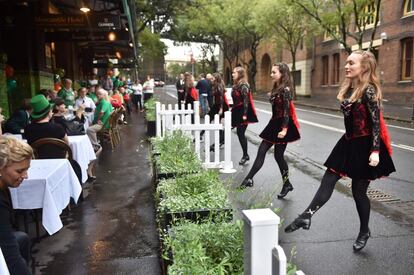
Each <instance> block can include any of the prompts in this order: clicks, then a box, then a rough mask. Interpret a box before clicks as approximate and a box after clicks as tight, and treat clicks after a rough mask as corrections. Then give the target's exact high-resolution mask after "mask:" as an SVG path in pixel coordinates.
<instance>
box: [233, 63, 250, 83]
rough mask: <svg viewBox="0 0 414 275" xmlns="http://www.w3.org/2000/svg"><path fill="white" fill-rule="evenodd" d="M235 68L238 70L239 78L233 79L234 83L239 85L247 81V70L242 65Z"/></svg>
mask: <svg viewBox="0 0 414 275" xmlns="http://www.w3.org/2000/svg"><path fill="white" fill-rule="evenodd" d="M234 70H235V71H236V72H237V79H234V80H233V81H234V85H237V84H240V83H247V75H246V70H245V69H244V68H243V67H241V66H237V67H235V68H234Z"/></svg>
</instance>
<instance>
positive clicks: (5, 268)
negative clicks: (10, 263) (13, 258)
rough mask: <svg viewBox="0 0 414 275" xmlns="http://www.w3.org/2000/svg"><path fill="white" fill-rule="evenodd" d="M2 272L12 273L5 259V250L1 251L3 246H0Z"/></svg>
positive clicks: (7, 274) (5, 274) (0, 269)
mask: <svg viewBox="0 0 414 275" xmlns="http://www.w3.org/2000/svg"><path fill="white" fill-rule="evenodd" d="M0 274H1V275H10V273H9V269H8V268H7V264H6V261H5V260H4V256H3V252H1V248H0Z"/></svg>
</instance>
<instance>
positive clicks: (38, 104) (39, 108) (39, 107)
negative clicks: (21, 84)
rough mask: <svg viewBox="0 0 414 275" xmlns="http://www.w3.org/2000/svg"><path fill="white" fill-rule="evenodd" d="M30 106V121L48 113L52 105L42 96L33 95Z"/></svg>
mask: <svg viewBox="0 0 414 275" xmlns="http://www.w3.org/2000/svg"><path fill="white" fill-rule="evenodd" d="M30 106H32V108H33V111H32V114H31V115H30V116H31V117H32V119H38V118H41V117H43V116H44V115H45V114H47V113H49V111H50V109H51V108H52V106H53V105H52V104H50V103H49V101H48V100H47V99H46V97H45V96H44V95H35V96H34V97H32V99H31V100H30Z"/></svg>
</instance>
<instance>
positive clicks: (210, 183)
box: [157, 170, 230, 213]
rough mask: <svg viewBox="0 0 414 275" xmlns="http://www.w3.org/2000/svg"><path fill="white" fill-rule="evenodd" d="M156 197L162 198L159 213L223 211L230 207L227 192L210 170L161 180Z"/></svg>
mask: <svg viewBox="0 0 414 275" xmlns="http://www.w3.org/2000/svg"><path fill="white" fill-rule="evenodd" d="M157 195H158V197H162V199H161V200H160V202H159V204H158V211H159V212H160V213H163V212H164V213H165V212H188V211H195V210H205V209H224V208H228V207H229V205H230V203H229V200H228V190H227V189H225V188H224V186H223V184H222V182H221V181H220V179H219V177H218V173H217V172H216V171H212V170H210V171H205V172H202V173H198V174H189V175H182V176H180V177H177V178H175V179H167V180H162V181H160V183H159V184H158V187H157Z"/></svg>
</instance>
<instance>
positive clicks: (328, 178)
mask: <svg viewBox="0 0 414 275" xmlns="http://www.w3.org/2000/svg"><path fill="white" fill-rule="evenodd" d="M340 178H341V177H340V176H339V175H337V174H335V173H333V172H330V171H329V170H327V171H326V172H325V175H324V176H323V178H322V182H321V185H320V186H319V189H318V191H317V192H316V194H315V196H314V197H313V200H312V202H311V203H310V205H309V206H308V207H307V208H306V210H305V211H304V212H303V214H302V215H304V216H305V217H311V216H312V215H313V214H314V213H315V212H316V211H317V210H318V209H319V208H321V207H322V206H323V205H324V204H325V203H326V202H327V201H328V200H329V198H330V197H331V195H332V193H333V190H334V188H335V184H336V182H337V181H338V180H339V179H340ZM369 182H370V181H369V180H358V179H353V180H352V195H353V197H354V200H355V204H356V208H357V211H358V216H359V221H360V229H359V231H360V232H362V233H367V232H368V223H369V213H370V210H371V204H370V201H369V198H368V196H367V189H368V185H369Z"/></svg>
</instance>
